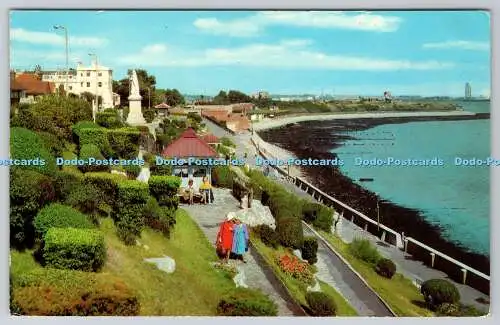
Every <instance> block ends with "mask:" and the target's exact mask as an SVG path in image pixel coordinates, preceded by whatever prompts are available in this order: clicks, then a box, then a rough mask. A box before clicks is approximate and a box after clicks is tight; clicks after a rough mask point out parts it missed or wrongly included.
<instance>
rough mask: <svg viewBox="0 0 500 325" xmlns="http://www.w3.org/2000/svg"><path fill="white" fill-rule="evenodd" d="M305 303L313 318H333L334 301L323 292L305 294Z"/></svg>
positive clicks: (334, 312)
mask: <svg viewBox="0 0 500 325" xmlns="http://www.w3.org/2000/svg"><path fill="white" fill-rule="evenodd" d="M306 301H307V304H308V305H309V308H310V310H311V313H312V315H313V316H319V317H321V316H335V314H336V310H337V307H336V305H335V301H333V299H332V298H331V297H330V296H328V295H327V294H325V293H323V292H308V293H306Z"/></svg>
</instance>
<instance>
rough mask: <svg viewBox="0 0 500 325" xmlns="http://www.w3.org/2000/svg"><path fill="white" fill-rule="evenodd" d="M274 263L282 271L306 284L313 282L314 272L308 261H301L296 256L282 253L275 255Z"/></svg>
mask: <svg viewBox="0 0 500 325" xmlns="http://www.w3.org/2000/svg"><path fill="white" fill-rule="evenodd" d="M276 263H277V264H278V266H279V267H280V269H281V271H282V272H283V273H285V274H287V275H289V276H291V277H293V278H295V279H297V280H299V281H302V282H303V283H305V284H308V285H312V284H313V283H314V274H313V273H312V270H311V268H310V267H309V263H307V262H302V261H301V260H299V258H298V257H297V256H295V255H288V254H283V255H281V256H278V257H277V260H276Z"/></svg>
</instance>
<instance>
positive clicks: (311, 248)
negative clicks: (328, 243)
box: [300, 237, 318, 265]
mask: <svg viewBox="0 0 500 325" xmlns="http://www.w3.org/2000/svg"><path fill="white" fill-rule="evenodd" d="M300 251H301V256H302V259H304V260H306V261H308V262H309V264H311V265H312V264H314V263H316V262H317V261H318V239H317V238H316V237H305V238H304V243H303V244H302V247H301V249H300Z"/></svg>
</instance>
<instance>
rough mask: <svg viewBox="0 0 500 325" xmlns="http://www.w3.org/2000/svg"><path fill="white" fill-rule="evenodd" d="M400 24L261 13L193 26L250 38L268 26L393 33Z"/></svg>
mask: <svg viewBox="0 0 500 325" xmlns="http://www.w3.org/2000/svg"><path fill="white" fill-rule="evenodd" d="M401 22H402V19H401V18H399V17H394V16H382V15H377V14H372V13H368V12H355V13H354V14H353V13H349V14H347V13H345V12H341V11H334V12H332V11H302V12H300V11H262V12H259V13H257V14H255V15H253V16H250V17H246V18H242V19H234V20H228V21H220V20H218V19H217V18H200V19H197V20H195V22H194V26H195V27H196V28H198V29H199V30H202V31H204V32H208V33H212V34H215V35H226V36H232V37H251V36H258V35H259V34H260V32H261V31H262V30H263V29H264V28H265V27H268V26H272V25H282V26H296V27H312V28H328V29H352V30H361V31H373V32H393V31H396V30H397V29H398V28H399V25H400V24H401Z"/></svg>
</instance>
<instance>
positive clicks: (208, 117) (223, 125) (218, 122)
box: [201, 114, 236, 135]
mask: <svg viewBox="0 0 500 325" xmlns="http://www.w3.org/2000/svg"><path fill="white" fill-rule="evenodd" d="M201 117H202V118H204V119H206V120H208V121H210V122H212V123H213V124H215V125H217V126H218V127H220V128H222V129H224V131H227V132H229V133H230V134H232V135H235V134H236V132H234V131H233V130H230V129H228V128H227V126H226V124H225V123H221V122H220V121H217V120H216V119H214V118H213V117H211V116H208V115H204V114H202V115H201Z"/></svg>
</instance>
